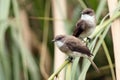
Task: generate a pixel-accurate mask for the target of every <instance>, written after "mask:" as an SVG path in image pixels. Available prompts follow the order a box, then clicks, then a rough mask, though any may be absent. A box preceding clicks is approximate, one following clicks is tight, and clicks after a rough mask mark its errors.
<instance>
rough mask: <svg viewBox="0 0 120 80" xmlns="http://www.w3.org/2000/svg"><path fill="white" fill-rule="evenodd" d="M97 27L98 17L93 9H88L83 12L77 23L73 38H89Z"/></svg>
mask: <svg viewBox="0 0 120 80" xmlns="http://www.w3.org/2000/svg"><path fill="white" fill-rule="evenodd" d="M95 27H96V17H95V12H94V10H93V9H90V8H86V9H84V10H83V11H82V12H81V17H80V19H79V20H78V21H77V23H76V26H75V29H74V31H73V34H72V35H73V36H75V37H78V38H80V39H84V38H88V39H90V38H89V36H90V35H91V34H92V33H93V32H94V30H95Z"/></svg>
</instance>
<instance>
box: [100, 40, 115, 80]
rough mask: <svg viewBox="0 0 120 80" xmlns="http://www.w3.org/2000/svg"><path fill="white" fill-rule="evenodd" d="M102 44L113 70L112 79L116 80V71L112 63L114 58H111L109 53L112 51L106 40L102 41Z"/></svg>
mask: <svg viewBox="0 0 120 80" xmlns="http://www.w3.org/2000/svg"><path fill="white" fill-rule="evenodd" d="M102 46H103V49H104V51H105V54H106V57H107V59H108V63H109V65H110V70H111V74H112V80H116V78H115V72H114V68H113V64H112V60H111V57H110V55H109V54H110V53H109V51H108V48H107V46H106V44H105V42H104V41H103V42H102Z"/></svg>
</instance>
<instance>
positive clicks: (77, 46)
mask: <svg viewBox="0 0 120 80" xmlns="http://www.w3.org/2000/svg"><path fill="white" fill-rule="evenodd" d="M66 45H67V46H68V48H69V49H70V50H71V51H75V52H80V53H83V54H86V55H88V56H91V55H92V54H91V52H90V50H89V49H88V48H87V46H85V45H84V44H82V43H80V42H79V43H76V42H75V41H74V40H68V41H67V42H66Z"/></svg>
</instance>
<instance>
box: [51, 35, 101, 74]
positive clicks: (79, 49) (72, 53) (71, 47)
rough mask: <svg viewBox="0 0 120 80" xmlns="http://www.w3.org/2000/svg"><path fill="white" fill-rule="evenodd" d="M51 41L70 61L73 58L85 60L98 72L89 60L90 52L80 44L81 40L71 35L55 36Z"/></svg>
mask: <svg viewBox="0 0 120 80" xmlns="http://www.w3.org/2000/svg"><path fill="white" fill-rule="evenodd" d="M52 41H53V42H55V44H56V46H57V47H58V48H59V49H60V51H62V52H63V53H65V54H66V55H68V56H69V58H71V59H74V58H75V57H83V58H87V59H88V60H89V61H90V62H91V64H92V65H93V67H94V68H95V70H96V71H97V72H99V69H98V67H97V66H96V64H95V63H94V62H93V60H92V59H91V58H90V57H91V56H93V54H92V53H91V52H90V50H89V49H88V47H87V46H86V45H85V43H83V42H82V40H80V39H78V38H76V37H74V36H72V35H57V36H56V37H55V38H54V39H53V40H52Z"/></svg>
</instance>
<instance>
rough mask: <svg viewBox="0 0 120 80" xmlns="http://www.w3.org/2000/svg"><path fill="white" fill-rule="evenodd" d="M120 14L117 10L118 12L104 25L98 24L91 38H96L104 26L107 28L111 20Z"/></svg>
mask: <svg viewBox="0 0 120 80" xmlns="http://www.w3.org/2000/svg"><path fill="white" fill-rule="evenodd" d="M119 16H120V12H116V14H115V15H113V16H112V17H111V18H110V19H109V20H107V21H106V22H104V23H103V24H102V25H98V26H97V27H96V30H95V31H94V32H93V34H92V35H91V36H90V38H94V37H95V36H96V35H97V34H98V33H99V32H100V31H101V30H103V29H104V28H106V27H107V26H108V25H109V24H110V23H111V22H113V21H114V20H115V19H116V18H118V17H119Z"/></svg>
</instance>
